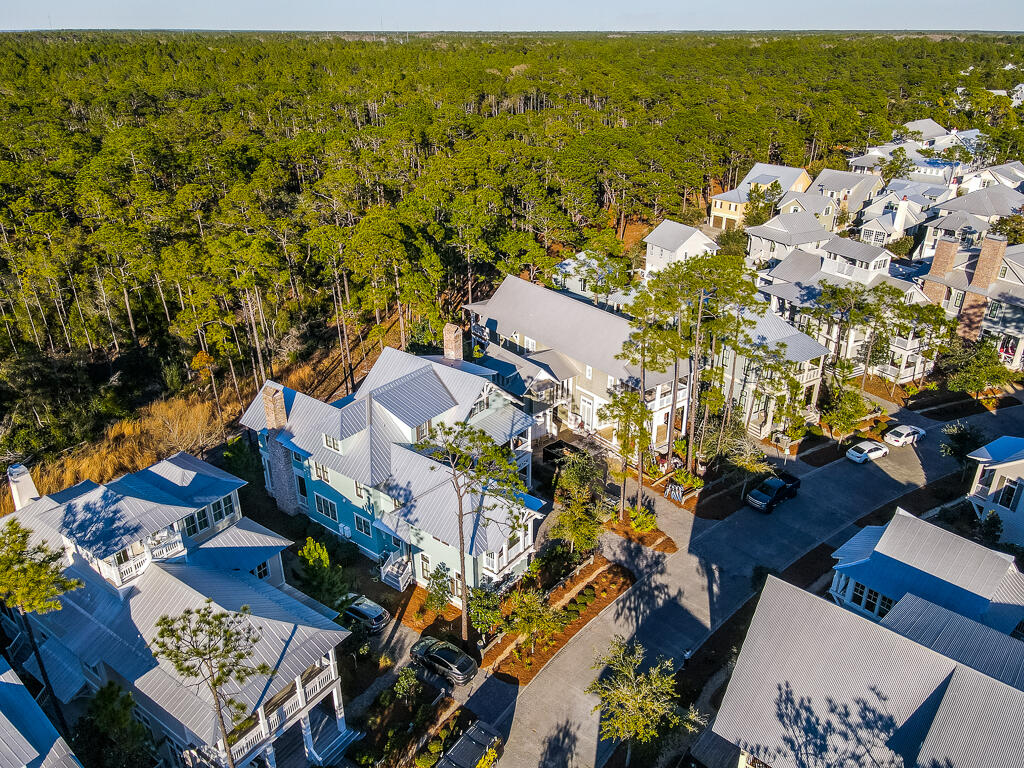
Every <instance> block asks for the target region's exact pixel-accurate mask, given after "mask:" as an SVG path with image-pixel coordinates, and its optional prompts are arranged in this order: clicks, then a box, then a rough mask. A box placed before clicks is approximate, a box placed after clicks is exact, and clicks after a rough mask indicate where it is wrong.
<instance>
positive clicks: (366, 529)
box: [355, 515, 373, 536]
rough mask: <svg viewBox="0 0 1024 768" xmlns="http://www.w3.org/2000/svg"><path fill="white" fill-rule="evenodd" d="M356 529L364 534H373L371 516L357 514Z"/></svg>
mask: <svg viewBox="0 0 1024 768" xmlns="http://www.w3.org/2000/svg"><path fill="white" fill-rule="evenodd" d="M355 518H356V530H357V531H359V532H360V533H361V534H363V536H372V535H373V530H372V528H371V523H370V520H369V518H366V517H363V516H362V515H356V516H355Z"/></svg>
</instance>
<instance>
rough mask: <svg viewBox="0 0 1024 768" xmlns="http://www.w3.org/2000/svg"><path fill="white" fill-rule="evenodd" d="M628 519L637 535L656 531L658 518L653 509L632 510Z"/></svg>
mask: <svg viewBox="0 0 1024 768" xmlns="http://www.w3.org/2000/svg"><path fill="white" fill-rule="evenodd" d="M629 519H630V524H631V525H632V526H633V530H634V531H636V532H637V533H650V532H651V531H656V530H657V529H658V516H657V514H655V512H654V510H653V509H640V508H634V509H633V511H632V513H631V514H630V516H629Z"/></svg>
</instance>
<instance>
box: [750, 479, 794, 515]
mask: <svg viewBox="0 0 1024 768" xmlns="http://www.w3.org/2000/svg"><path fill="white" fill-rule="evenodd" d="M799 488H800V478H799V477H794V476H793V475H791V474H789V473H788V472H779V473H778V474H777V475H775V476H774V477H769V478H768V479H767V480H765V481H764V482H763V483H761V484H760V485H759V486H757V488H755V489H754V490H752V491H751V492H750V493H748V494H747V504H749V505H750V506H752V507H753V508H754V509H757V510H760V511H761V512H764V513H765V514H768V513H769V512H771V511H772V510H773V509H775V507H777V506H778V505H779V504H781V503H782V502H783V501H785V500H786V499H792V498H793V497H794V496H796V492H797V489H799Z"/></svg>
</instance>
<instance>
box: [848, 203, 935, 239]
mask: <svg viewBox="0 0 1024 768" xmlns="http://www.w3.org/2000/svg"><path fill="white" fill-rule="evenodd" d="M927 217H928V215H927V214H926V213H925V212H924V207H923V206H922V204H921V203H920V202H919V201H917V200H911V199H910V197H909V196H908V195H903V196H902V197H900V196H898V195H896V194H895V193H892V192H890V193H887V194H883V195H881V196H880V197H879V198H877V199H875V200H872V201H871V204H870V205H869V206H867V207H866V208H865V209H864V215H863V223H862V224H861V226H860V239H861V241H862V242H865V243H869V244H870V245H876V246H879V247H885V246H886V245H889V244H890V243H894V242H896V241H897V240H899V239H901V238H903V237H908V236H909V237H913V236H914V235H916V234H917V232H918V230H919V229H920V227H921V225H922V224H923V223H924V222H925V220H926V219H927Z"/></svg>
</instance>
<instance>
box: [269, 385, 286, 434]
mask: <svg viewBox="0 0 1024 768" xmlns="http://www.w3.org/2000/svg"><path fill="white" fill-rule="evenodd" d="M263 410H264V411H265V412H266V416H267V429H281V428H282V427H284V425H285V424H287V423H288V409H287V408H285V405H284V390H283V389H282V388H281V385H280V384H275V383H274V382H272V381H268V382H267V383H266V384H264V385H263Z"/></svg>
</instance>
